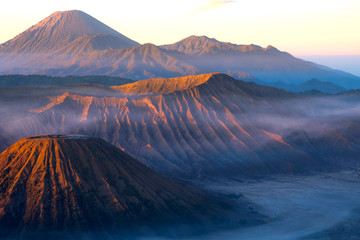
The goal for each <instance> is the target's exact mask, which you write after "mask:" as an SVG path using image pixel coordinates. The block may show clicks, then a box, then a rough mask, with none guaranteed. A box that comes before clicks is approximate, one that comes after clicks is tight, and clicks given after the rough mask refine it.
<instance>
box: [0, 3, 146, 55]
mask: <svg viewBox="0 0 360 240" xmlns="http://www.w3.org/2000/svg"><path fill="white" fill-rule="evenodd" d="M93 35H103V36H108V37H112V38H116V39H117V41H118V42H119V43H121V44H117V46H119V45H120V46H122V48H127V47H133V46H137V45H139V44H138V43H137V42H135V41H133V40H131V39H129V38H127V37H125V36H124V35H122V34H121V33H119V32H117V31H115V30H114V29H112V28H110V27H109V26H107V25H105V24H104V23H102V22H100V21H98V20H97V19H95V18H93V17H92V16H90V15H88V14H87V13H85V12H82V11H80V10H70V11H58V12H54V13H53V14H51V15H50V16H48V17H46V18H45V19H43V20H41V21H40V22H39V23H37V24H35V25H33V26H32V27H30V28H29V29H27V30H26V31H24V32H23V33H21V34H19V35H18V36H16V37H15V38H13V39H11V40H9V41H8V42H6V43H4V44H2V48H3V49H5V50H6V51H8V52H17V53H19V52H25V53H40V52H41V53H43V52H47V53H49V52H54V51H57V50H59V49H62V48H64V47H65V46H67V45H68V44H70V43H72V42H73V41H75V40H76V39H78V38H80V37H84V36H93Z"/></svg>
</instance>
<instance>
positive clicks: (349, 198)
mask: <svg viewBox="0 0 360 240" xmlns="http://www.w3.org/2000/svg"><path fill="white" fill-rule="evenodd" d="M201 185H202V187H205V188H207V189H209V190H211V191H214V192H218V193H224V194H239V193H241V194H243V195H245V197H247V198H248V199H250V200H251V201H253V202H255V203H256V204H258V206H259V209H260V212H262V213H264V214H266V215H268V216H269V217H270V218H271V220H270V221H269V223H267V224H264V225H259V226H255V227H250V228H243V229H235V230H230V231H219V232H216V233H212V234H210V235H205V236H200V237H195V238H187V239H188V240H190V239H191V240H196V239H213V240H218V239H219V240H220V239H227V240H230V239H246V240H261V239H266V240H273V239H274V240H275V239H276V240H298V239H303V238H307V239H308V237H309V236H310V235H312V234H314V233H319V232H322V231H325V230H327V229H331V227H332V226H334V225H336V224H337V223H341V222H342V221H344V220H347V219H348V217H349V216H351V213H352V212H353V211H354V210H355V209H356V208H359V207H360V190H359V189H360V179H359V177H358V175H357V174H356V172H342V173H333V174H327V175H318V176H308V177H299V176H296V177H277V178H273V179H271V180H266V181H261V182H257V181H250V182H243V183H239V182H222V183H208V182H207V183H202V184H201ZM353 234H354V235H351V234H350V235H349V237H353V236H356V235H355V234H357V233H353ZM345 237H346V236H345ZM155 239H163V240H165V238H151V240H155ZM309 239H312V238H309ZM330 239H331V238H330ZM334 239H335V238H334ZM143 240H150V238H144V239H143Z"/></svg>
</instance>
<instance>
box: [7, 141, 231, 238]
mask: <svg viewBox="0 0 360 240" xmlns="http://www.w3.org/2000/svg"><path fill="white" fill-rule="evenodd" d="M0 173H1V175H0V231H1V233H2V234H3V235H4V234H8V235H9V236H10V237H11V236H12V235H13V236H18V235H20V236H21V234H25V236H26V234H29V233H31V232H33V233H34V234H35V233H36V232H45V233H46V232H56V231H60V232H61V231H69V232H71V231H84V232H89V231H100V230H111V231H116V230H121V229H122V230H124V229H126V228H132V227H137V228H141V227H142V226H148V227H154V226H156V225H157V224H165V225H164V226H166V224H171V223H182V224H186V223H193V224H201V223H202V222H208V223H211V222H213V223H215V222H216V221H218V220H220V219H223V217H222V216H223V214H225V215H226V213H229V209H230V207H229V205H227V203H224V202H221V201H219V200H215V198H214V197H212V196H210V195H208V194H206V193H204V192H202V191H200V190H198V189H196V188H194V187H191V186H189V185H186V184H183V183H179V182H175V181H173V180H170V179H168V178H165V177H162V176H160V175H158V174H157V173H155V172H153V171H152V170H150V169H149V168H147V167H145V166H144V165H142V164H141V163H139V162H138V161H136V160H134V159H133V158H132V157H130V156H129V155H128V154H126V153H124V152H123V151H121V150H120V149H118V148H116V147H114V146H112V145H111V144H109V143H107V142H106V141H104V140H101V139H98V138H90V137H87V136H82V135H41V136H32V137H27V138H24V139H21V140H20V141H18V142H16V143H15V144H13V145H12V146H11V147H9V148H8V149H7V150H6V151H4V152H3V153H2V154H1V155H0Z"/></svg>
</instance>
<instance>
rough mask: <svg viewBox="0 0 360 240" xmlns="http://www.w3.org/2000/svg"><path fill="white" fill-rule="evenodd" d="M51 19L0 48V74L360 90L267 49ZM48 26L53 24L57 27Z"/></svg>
mask: <svg viewBox="0 0 360 240" xmlns="http://www.w3.org/2000/svg"><path fill="white" fill-rule="evenodd" d="M62 15H66V16H62ZM68 15H69V16H68ZM73 15H74V16H73ZM51 16H52V17H48V18H45V19H44V20H43V21H41V24H38V25H37V27H33V28H30V29H28V30H26V31H25V32H23V33H21V34H19V35H18V36H17V37H15V38H13V39H11V40H9V41H8V42H6V43H4V44H2V45H1V48H0V59H1V64H0V74H43V75H50V76H68V75H78V76H79V75H80V76H83V75H108V76H118V77H125V78H130V79H133V80H142V79H148V78H159V77H162V78H169V77H181V76H186V75H195V74H202V73H209V72H224V73H229V74H233V76H234V77H236V76H254V78H256V79H260V80H261V81H264V82H276V81H283V82H285V83H293V84H299V83H303V82H305V81H307V80H309V79H312V78H317V79H319V80H321V81H330V82H332V83H335V84H337V85H340V86H343V87H345V88H347V89H353V88H360V78H359V77H357V76H354V75H351V74H348V73H345V72H341V71H337V70H333V69H331V68H327V67H325V66H321V65H318V64H315V63H311V62H308V61H303V60H301V59H298V58H295V57H293V56H292V55H291V54H289V53H286V52H282V51H279V50H278V49H276V48H275V47H273V46H270V45H269V46H267V47H265V48H263V47H260V46H257V45H253V44H252V45H237V44H233V43H228V42H220V41H218V40H216V39H213V38H208V37H206V36H195V35H193V36H190V37H188V38H185V39H183V40H180V41H178V42H176V43H174V44H169V45H162V46H155V45H153V44H143V45H139V44H138V43H136V42H134V41H132V40H129V39H128V38H126V37H125V36H123V35H121V36H120V35H119V34H120V33H115V32H114V31H115V30H112V29H109V27H107V26H106V25H103V24H102V23H100V22H99V21H98V20H96V19H94V18H92V17H91V16H89V15H87V14H85V13H83V12H79V11H68V12H57V13H55V14H53V15H51ZM61 16H62V17H61ZM67 18H69V21H66V19H67ZM79 19H80V20H79ZM53 21H55V22H56V21H59V22H60V23H59V26H54V23H53ZM65 23H66V24H65ZM35 26H36V25H35ZM96 26H100V27H96ZM52 27H55V28H54V29H55V30H54V31H51V28H52ZM79 27H81V29H82V30H81V29H80V30H79V29H78V28H79ZM49 29H50V30H49ZM71 33H74V34H71ZM88 33H89V34H88ZM250 79H251V78H250Z"/></svg>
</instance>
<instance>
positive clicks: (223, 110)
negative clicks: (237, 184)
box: [1, 73, 318, 177]
mask: <svg viewBox="0 0 360 240" xmlns="http://www.w3.org/2000/svg"><path fill="white" fill-rule="evenodd" d="M113 90H116V91H118V93H119V94H123V95H125V96H124V97H96V96H91V95H90V96H89V95H88V96H86V95H79V94H73V93H69V92H67V93H64V94H62V95H59V96H55V97H52V98H50V101H49V103H48V104H47V105H44V106H42V107H39V108H35V109H32V110H31V112H30V113H29V115H28V116H27V117H26V118H24V119H22V120H20V119H19V120H17V121H13V122H11V123H3V124H2V125H1V130H2V131H3V136H7V137H8V138H10V139H16V138H17V137H20V136H27V135H32V134H44V133H80V134H86V135H90V136H96V137H101V138H103V139H106V140H108V141H109V142H111V143H113V144H114V145H115V146H117V147H119V148H120V149H123V150H124V151H126V152H127V153H129V154H131V155H133V156H136V158H137V159H139V160H140V161H142V162H143V163H145V164H146V165H148V166H150V167H152V168H153V169H156V170H159V171H161V172H163V173H167V174H171V173H174V172H175V173H177V174H182V176H193V177H201V176H204V175H207V176H211V174H212V173H216V174H219V175H223V176H228V175H233V176H257V175H263V174H268V173H292V172H304V171H307V169H308V168H317V166H318V161H317V160H314V159H313V158H312V157H311V156H310V155H308V154H307V153H306V151H298V150H297V149H296V147H294V146H293V145H291V144H290V143H288V142H287V141H286V139H284V138H283V137H282V136H281V134H282V132H279V133H278V132H277V131H276V130H274V129H269V128H264V127H262V126H261V125H259V124H258V123H257V122H256V121H254V120H253V112H252V111H254V110H255V109H257V110H259V111H261V113H262V114H264V115H265V114H269V115H271V114H285V115H289V116H294V117H300V116H297V115H296V113H295V112H292V111H290V110H289V109H288V108H286V106H285V105H283V104H282V103H281V102H282V100H286V99H289V98H291V97H292V95H291V94H289V93H286V92H284V91H281V90H277V89H274V88H269V87H261V86H258V85H255V84H251V83H245V82H240V81H237V80H235V79H233V78H231V77H229V76H227V75H223V74H217V73H214V74H204V75H199V76H190V77H186V78H175V79H150V80H144V81H140V82H136V83H133V84H127V85H123V86H120V87H114V88H113Z"/></svg>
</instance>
